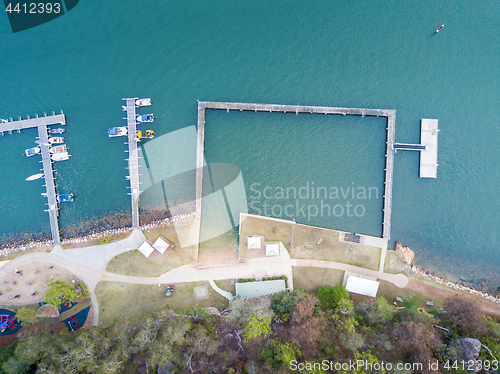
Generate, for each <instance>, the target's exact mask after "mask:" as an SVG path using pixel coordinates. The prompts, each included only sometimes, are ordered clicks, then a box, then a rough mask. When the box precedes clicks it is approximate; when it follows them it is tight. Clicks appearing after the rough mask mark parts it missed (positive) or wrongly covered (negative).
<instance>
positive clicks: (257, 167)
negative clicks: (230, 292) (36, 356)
mask: <svg viewBox="0 0 500 374" xmlns="http://www.w3.org/2000/svg"><path fill="white" fill-rule="evenodd" d="M443 23H444V24H445V27H444V28H443V30H442V31H441V32H440V33H439V34H437V35H436V34H434V31H435V30H436V29H437V28H438V27H439V26H440V25H441V24H443ZM499 34H500V9H499V8H498V6H497V3H496V2H494V1H491V0H485V1H482V2H480V3H457V2H455V1H428V2H424V3H422V2H421V3H414V2H413V3H408V2H387V1H379V0H372V1H335V2H324V1H303V0H302V1H274V2H266V4H265V5H264V4H260V3H258V2H255V1H246V0H243V1H238V2H227V1H216V0H214V1H211V2H206V1H190V2H189V1H188V2H172V1H162V2H158V1H153V0H150V1H141V2H121V1H116V0H109V1H106V2H80V4H78V5H77V6H76V7H75V8H74V9H73V10H72V11H71V12H69V13H68V14H67V15H65V16H63V17H60V18H58V19H57V20H54V21H52V22H49V23H47V24H45V25H42V26H39V27H36V28H33V29H30V30H26V31H23V32H21V33H16V34H12V33H11V31H10V28H9V25H8V23H7V17H6V16H5V15H1V16H0V37H1V39H2V43H1V44H0V55H1V56H2V58H1V59H0V66H1V69H0V82H1V86H2V98H3V100H2V105H1V106H0V117H1V118H7V117H14V118H15V117H17V116H18V115H21V116H23V117H25V116H26V114H30V115H34V114H35V113H38V114H42V113H43V112H44V111H46V112H51V111H52V110H55V111H59V110H60V109H63V110H64V112H65V113H66V115H67V120H68V127H67V132H66V134H65V137H66V139H67V144H68V146H69V147H70V153H71V154H72V155H73V157H72V158H71V161H68V162H65V163H59V164H57V166H56V173H57V183H58V186H59V191H61V192H62V191H67V192H73V193H75V194H76V195H77V196H78V197H77V199H76V200H75V202H74V203H73V204H68V205H65V206H63V207H62V209H61V215H60V219H61V226H62V229H63V233H65V232H66V233H67V232H69V231H70V230H71V229H73V228H75V227H79V226H82V225H84V224H87V223H88V222H91V221H96V220H99V219H102V218H103V217H108V216H114V215H115V214H116V213H117V212H118V213H120V212H128V210H129V207H130V202H129V197H128V195H127V194H126V192H127V189H126V186H127V181H126V180H125V175H126V170H125V166H126V163H125V160H124V158H125V157H126V154H125V153H124V152H123V151H124V150H125V149H126V148H125V145H124V144H123V141H121V140H120V139H109V138H108V137H107V136H106V129H107V127H110V126H116V125H123V124H124V121H123V120H122V117H123V112H121V105H122V101H121V98H122V97H130V96H140V97H152V98H153V99H154V101H155V103H154V106H153V110H154V113H155V115H157V116H158V118H157V120H156V121H155V123H154V125H153V126H154V127H153V128H154V130H155V131H156V133H157V135H162V134H166V133H169V132H171V131H174V130H178V129H181V128H184V127H187V126H192V125H194V124H196V118H197V112H196V108H197V103H196V100H211V101H241V102H263V103H283V104H297V103H300V104H309V105H330V106H348V107H368V108H387V109H395V110H396V111H397V117H396V139H397V140H398V141H402V142H415V143H418V141H419V133H420V130H419V126H420V119H421V118H438V119H439V121H440V129H441V132H440V134H439V161H438V162H439V164H440V166H439V170H438V178H437V179H435V180H425V179H420V178H419V177H418V162H419V158H418V157H419V156H418V154H417V153H414V152H399V153H398V154H397V155H396V164H395V171H394V195H393V222H392V238H393V239H394V240H400V241H401V242H402V243H403V244H405V245H409V246H410V247H411V248H412V249H414V250H415V251H416V255H417V265H420V266H423V267H425V268H428V269H430V270H439V271H440V272H441V273H442V274H444V275H446V276H448V277H450V278H453V279H458V278H461V279H464V280H469V281H471V282H475V283H478V282H484V281H486V282H487V284H488V287H489V288H490V289H491V288H496V287H498V286H500V280H499V277H498V270H499V269H498V264H499V263H500V234H499V233H500V215H499V214H498V211H499V208H500V201H499V198H498V196H497V185H498V181H499V180H500V171H499V168H498V166H497V160H499V159H500V147H499V144H500V135H499V130H498V128H499V124H500V96H499V94H498V87H500V74H499V69H500V68H499V67H500V41H499V39H498V37H497V36H498V35H499ZM384 130H385V129H384V122H383V121H382V120H381V119H375V118H368V117H365V118H357V117H352V118H348V117H345V118H339V117H333V116H325V117H321V116H308V115H299V116H295V115H294V114H287V115H285V114H255V113H225V112H217V113H213V112H209V113H208V114H207V139H206V151H207V160H208V161H209V162H228V163H232V164H236V165H237V166H239V167H240V169H241V170H242V176H243V178H244V180H245V186H246V189H247V197H248V202H249V204H250V203H251V202H252V200H254V201H255V200H257V199H256V198H255V196H256V192H255V191H254V190H260V191H261V192H262V191H263V189H264V188H265V187H271V188H272V189H273V190H274V191H276V188H278V190H279V188H280V187H282V188H286V187H290V188H292V187H295V188H296V189H299V188H300V187H304V186H307V185H308V183H309V185H310V186H312V185H313V183H314V186H316V187H325V188H326V187H328V188H330V187H337V188H339V189H340V188H341V187H342V188H343V189H344V191H346V189H347V188H348V187H350V188H353V187H355V188H356V192H358V191H359V188H369V187H373V188H378V189H379V190H380V191H382V188H383V167H384V150H383V147H384V146H385V144H384V141H385V131H384ZM35 136H36V131H35V130H32V131H23V132H22V133H21V134H17V133H14V134H12V135H5V136H4V137H3V138H0V143H1V147H0V155H1V159H2V161H3V162H2V163H0V176H1V178H0V193H1V198H0V223H1V224H0V235H1V236H2V237H3V238H4V239H6V238H12V237H14V238H17V237H19V238H21V237H23V235H24V233H35V234H36V235H48V233H49V231H50V230H49V225H48V217H47V213H45V212H43V209H44V207H45V205H44V204H45V202H46V201H45V199H44V198H43V197H41V196H40V193H41V192H43V187H42V184H43V182H41V181H36V182H31V183H28V182H25V181H24V179H25V178H26V177H27V176H29V175H31V174H34V173H36V172H37V171H38V169H39V168H40V165H41V164H39V163H38V160H36V159H35V158H33V159H26V158H25V157H23V156H22V152H23V150H24V149H25V148H28V147H30V146H33V144H34V137H35ZM166 162H168V160H166ZM193 167H194V165H193ZM252 185H253V188H252ZM267 191H270V190H267ZM356 197H357V196H356ZM295 200H296V199H295ZM295 200H294V198H290V196H288V197H285V198H283V199H282V198H280V197H279V196H278V197H276V196H275V197H272V198H271V199H269V201H267V200H266V201H264V200H262V201H260V202H259V203H258V204H263V203H269V204H271V206H275V205H279V206H282V207H284V206H286V205H289V204H294V203H295ZM320 200H321V199H319V200H318V199H314V198H309V200H308V202H307V204H308V205H315V204H316V205H318V204H320ZM344 200H347V201H351V202H352V204H354V205H363V206H364V209H365V213H364V214H363V215H362V216H360V217H358V216H352V217H349V216H348V215H347V212H346V213H345V214H344V215H342V216H339V217H336V216H333V215H332V214H331V215H330V216H329V217H327V216H326V214H325V215H323V216H322V217H321V216H320V215H318V216H316V217H303V216H301V215H300V214H299V215H298V216H297V217H296V219H297V221H298V222H303V223H311V224H314V225H318V226H323V227H328V228H336V229H341V230H346V231H354V232H359V233H366V234H372V235H380V232H381V226H380V222H381V218H382V213H381V207H382V201H381V199H380V198H379V199H376V198H371V199H366V200H363V201H361V200H360V199H357V198H354V199H349V198H346V199H343V200H342V201H337V200H335V201H334V200H332V201H328V203H329V204H330V205H331V206H334V205H336V204H337V203H341V204H345V203H346V201H344ZM258 204H257V205H256V204H255V203H254V205H253V206H251V207H250V209H249V210H250V212H254V213H258V212H257V209H259V206H260V207H262V206H261V205H258ZM277 209H278V208H275V211H274V213H279V212H278V210H277ZM312 209H313V208H312ZM337 209H338V208H337ZM359 209H361V208H358V213H361V210H359ZM289 212H290V211H289ZM339 212H340V211H337V213H339ZM285 218H286V217H285ZM488 282H489V283H488Z"/></svg>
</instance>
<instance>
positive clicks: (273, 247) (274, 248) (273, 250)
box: [266, 243, 280, 256]
mask: <svg viewBox="0 0 500 374" xmlns="http://www.w3.org/2000/svg"><path fill="white" fill-rule="evenodd" d="M279 255H280V244H279V243H266V256H279Z"/></svg>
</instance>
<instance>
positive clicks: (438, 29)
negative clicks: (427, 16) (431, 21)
mask: <svg viewBox="0 0 500 374" xmlns="http://www.w3.org/2000/svg"><path fill="white" fill-rule="evenodd" d="M443 27H444V25H441V27H440V28H439V29H437V30H436V34H437V33H438V32H439V31H441V29H442V28H443Z"/></svg>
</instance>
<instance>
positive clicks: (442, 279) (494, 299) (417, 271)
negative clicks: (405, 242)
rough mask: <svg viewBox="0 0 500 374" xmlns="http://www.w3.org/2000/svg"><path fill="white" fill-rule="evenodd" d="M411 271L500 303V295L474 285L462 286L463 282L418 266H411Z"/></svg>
mask: <svg viewBox="0 0 500 374" xmlns="http://www.w3.org/2000/svg"><path fill="white" fill-rule="evenodd" d="M411 271H412V273H413V275H420V276H423V277H425V278H427V279H429V280H432V281H434V282H436V283H439V284H442V285H444V286H447V287H449V288H452V289H454V290H460V291H464V292H467V293H470V294H471V295H476V296H479V297H482V298H483V299H486V300H489V301H492V302H494V303H495V304H500V297H496V296H493V295H490V294H489V293H487V292H483V291H479V290H476V289H474V288H472V287H468V286H462V285H461V284H458V283H456V282H452V281H449V280H447V279H444V278H441V277H438V276H437V275H433V274H431V273H430V272H429V271H426V270H423V269H420V268H418V267H416V266H411Z"/></svg>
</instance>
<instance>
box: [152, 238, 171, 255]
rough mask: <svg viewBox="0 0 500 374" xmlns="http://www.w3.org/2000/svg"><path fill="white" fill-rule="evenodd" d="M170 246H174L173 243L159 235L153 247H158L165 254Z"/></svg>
mask: <svg viewBox="0 0 500 374" xmlns="http://www.w3.org/2000/svg"><path fill="white" fill-rule="evenodd" d="M170 246H173V244H172V243H170V242H169V241H168V240H166V239H163V238H162V237H161V236H159V237H158V239H156V241H155V243H154V244H153V248H154V249H156V250H157V251H158V252H160V253H161V254H163V253H164V252H165V251H166V250H167V248H168V247H170Z"/></svg>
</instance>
